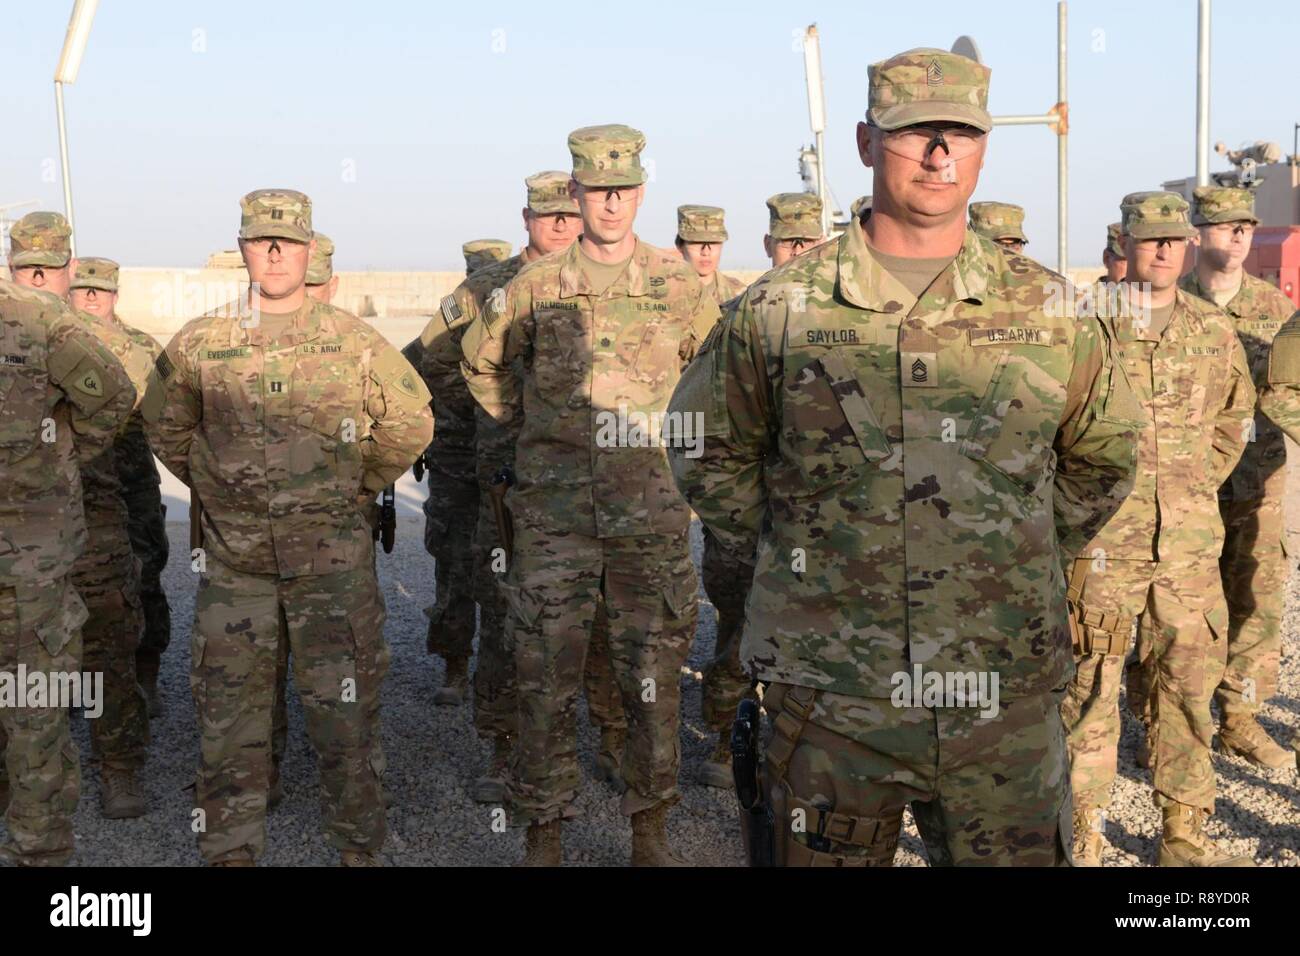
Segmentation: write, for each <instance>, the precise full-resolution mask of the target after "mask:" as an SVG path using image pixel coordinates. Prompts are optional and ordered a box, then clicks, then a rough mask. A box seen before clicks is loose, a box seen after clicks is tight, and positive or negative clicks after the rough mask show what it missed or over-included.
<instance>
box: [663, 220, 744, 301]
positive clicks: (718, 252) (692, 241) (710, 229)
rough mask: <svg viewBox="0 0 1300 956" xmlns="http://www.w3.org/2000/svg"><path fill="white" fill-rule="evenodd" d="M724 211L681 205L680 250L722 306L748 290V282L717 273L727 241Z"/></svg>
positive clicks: (676, 243) (678, 222) (677, 242)
mask: <svg viewBox="0 0 1300 956" xmlns="http://www.w3.org/2000/svg"><path fill="white" fill-rule="evenodd" d="M724 215H725V214H724V212H723V210H721V209H719V208H718V207H717V206H678V207H677V238H676V240H674V243H675V245H676V246H677V251H678V252H680V253H681V254H682V258H683V259H685V260H686V261H687V262H689V263H690V264H691V268H693V269H694V270H695V274H696V275H697V276H699V279H700V285H702V286H704V288H705V290H706V291H707V292H708V293H709V294H710V295H711V296H713V301H714V302H716V303H718V305H722V303H724V302H728V301H730V300H731V299H734V298H735V297H736V296H738V295H740V293H742V292H744V291H745V283H743V282H741V281H740V280H739V279H733V278H731V277H730V276H728V275H724V274H723V273H722V272H720V271H718V267H719V266H720V265H722V244H723V243H724V242H726V241H727V225H726V223H725V222H724V221H723V216H724Z"/></svg>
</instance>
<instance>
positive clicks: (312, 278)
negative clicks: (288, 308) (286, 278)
mask: <svg viewBox="0 0 1300 956" xmlns="http://www.w3.org/2000/svg"><path fill="white" fill-rule="evenodd" d="M315 238H316V248H315V249H313V250H312V254H311V261H309V262H308V263H307V295H308V296H309V297H310V298H313V299H315V300H316V301H317V302H324V303H325V304H326V305H329V304H330V303H331V302H333V301H334V293H336V292H337V291H338V289H339V277H338V276H336V275H335V274H334V240H333V239H331V238H330V237H329V236H327V235H325V233H323V232H318V233H316V234H315Z"/></svg>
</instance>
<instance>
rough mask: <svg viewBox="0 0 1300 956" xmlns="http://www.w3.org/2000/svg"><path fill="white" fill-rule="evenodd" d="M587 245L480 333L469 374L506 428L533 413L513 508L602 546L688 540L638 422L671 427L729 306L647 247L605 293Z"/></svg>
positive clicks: (535, 277) (512, 297)
mask: <svg viewBox="0 0 1300 956" xmlns="http://www.w3.org/2000/svg"><path fill="white" fill-rule="evenodd" d="M578 249H579V246H578V243H576V242H575V243H574V244H573V245H572V246H570V247H569V248H568V249H566V250H564V251H563V252H557V253H554V254H552V255H549V256H544V257H543V258H541V259H538V260H537V261H536V262H532V263H529V264H528V265H527V266H525V267H524V268H523V269H522V270H520V272H519V274H518V275H517V276H515V278H514V279H513V280H512V281H511V282H510V284H509V285H507V286H506V290H505V294H504V296H503V297H502V299H503V301H501V302H500V308H497V307H496V304H495V303H490V304H489V307H488V308H487V309H486V310H485V311H484V312H483V314H482V315H481V316H480V317H479V318H478V319H477V320H475V321H474V322H473V323H472V324H471V325H470V327H469V329H468V330H467V331H466V332H465V337H464V340H463V342H462V346H463V349H464V354H465V366H464V372H465V377H466V379H467V380H468V382H469V388H470V391H471V392H472V393H473V395H474V397H475V399H477V400H478V402H479V404H480V405H482V406H483V408H484V410H485V411H486V412H487V413H488V414H490V415H491V416H492V417H493V418H494V419H495V420H496V421H497V422H499V423H501V424H502V425H503V426H505V427H507V428H509V427H511V425H512V423H514V422H518V421H519V419H520V418H521V417H522V422H521V423H519V425H518V428H519V438H518V443H517V446H516V454H515V470H516V480H517V483H516V485H515V487H514V488H513V489H512V491H511V493H510V497H509V501H510V507H511V510H512V511H515V512H516V513H517V514H521V515H522V516H523V517H524V518H525V520H528V521H530V522H532V523H534V524H536V525H538V526H540V527H545V528H555V529H557V530H568V531H574V532H576V533H578V534H585V535H590V536H592V537H599V538H608V537H619V536H623V535H644V534H669V533H675V532H677V531H680V530H682V529H684V528H685V527H686V526H687V525H688V524H689V522H690V511H689V509H688V508H687V507H686V503H685V502H684V501H682V499H681V496H680V495H679V494H678V493H677V489H676V488H674V487H673V481H672V475H671V473H670V471H669V467H668V459H667V455H666V454H665V449H664V447H663V445H662V444H661V443H660V439H659V438H656V437H649V438H645V437H640V436H637V435H636V434H635V432H636V424H637V423H640V422H644V423H645V424H646V425H647V426H648V430H649V431H650V432H651V434H652V435H653V429H654V428H655V427H656V424H657V423H662V414H663V413H664V412H665V411H666V409H667V406H668V399H669V397H670V396H671V395H672V391H673V387H674V386H675V385H676V384H677V380H678V378H679V377H680V375H681V369H682V368H683V367H684V365H685V364H686V363H687V362H689V361H690V360H691V359H692V358H693V357H694V356H695V352H696V350H697V349H698V348H699V346H700V343H701V342H702V341H703V340H704V338H705V336H706V335H707V334H708V332H709V329H710V328H711V327H712V326H713V325H714V323H715V322H716V321H717V318H718V307H717V305H715V304H714V302H713V299H712V298H710V297H709V296H708V294H707V293H706V292H705V291H704V289H703V287H702V286H701V285H700V281H699V279H698V278H697V277H696V275H695V273H694V271H693V270H691V268H690V267H689V266H688V265H686V263H684V262H682V260H681V259H679V258H678V257H677V256H676V254H674V253H672V252H668V251H666V250H663V249H657V248H655V247H654V246H650V245H647V244H646V243H644V242H641V241H640V240H637V243H636V247H635V249H634V251H633V253H632V256H631V259H630V260H629V261H628V266H627V268H626V270H625V271H624V272H623V273H622V274H621V275H620V276H619V277H618V278H617V279H615V280H614V282H613V284H612V285H610V286H609V288H608V289H606V290H605V291H604V292H603V293H601V294H599V295H597V294H596V293H595V292H594V291H593V287H592V285H591V281H590V279H589V278H588V276H587V275H586V273H585V272H584V270H583V268H582V264H581V259H580V257H579V252H578ZM516 363H519V364H518V366H516ZM624 424H625V425H626V430H624V429H623V428H622V427H621V426H622V425H624Z"/></svg>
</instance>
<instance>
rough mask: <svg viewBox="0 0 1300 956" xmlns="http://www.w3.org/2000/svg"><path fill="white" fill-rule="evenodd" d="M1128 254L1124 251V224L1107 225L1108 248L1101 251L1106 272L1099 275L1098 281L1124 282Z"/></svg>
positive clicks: (1113, 223)
mask: <svg viewBox="0 0 1300 956" xmlns="http://www.w3.org/2000/svg"><path fill="white" fill-rule="evenodd" d="M1127 255H1128V253H1127V252H1125V251H1124V224H1123V223H1119V222H1112V223H1111V224H1110V225H1109V226H1107V227H1106V248H1105V249H1103V250H1102V252H1101V262H1102V265H1104V266H1105V267H1106V274H1105V275H1103V276H1100V277H1098V279H1097V281H1098V282H1110V283H1115V282H1123V281H1124V273H1125V271H1126V270H1127V269H1128V259H1127V258H1125V257H1126V256H1127Z"/></svg>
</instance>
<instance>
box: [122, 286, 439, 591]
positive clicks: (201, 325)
mask: <svg viewBox="0 0 1300 956" xmlns="http://www.w3.org/2000/svg"><path fill="white" fill-rule="evenodd" d="M428 403H429V393H428V391H427V390H426V389H425V387H424V384H423V383H422V382H421V381H420V378H419V375H418V374H417V373H416V371H415V369H413V368H411V366H410V364H409V363H408V362H407V361H406V360H405V359H404V358H402V356H401V354H400V353H399V352H398V351H397V349H395V348H394V347H393V346H392V345H390V344H389V343H388V342H387V340H385V339H384V337H383V336H381V335H380V334H379V333H378V332H376V331H375V330H374V329H373V328H371V327H370V326H369V325H367V324H366V323H364V322H362V321H361V320H360V319H358V318H356V317H355V316H353V315H350V314H348V313H347V312H344V311H342V310H341V309H336V308H334V307H332V306H328V305H325V304H323V303H320V302H315V301H312V300H311V299H308V300H307V301H306V302H304V303H303V306H302V308H300V309H299V310H298V311H297V312H295V313H294V314H293V315H292V317H290V326H289V328H288V329H287V330H286V331H284V332H283V333H281V334H280V335H279V336H278V337H277V338H274V339H268V337H267V336H266V335H265V334H264V333H263V332H262V331H261V327H260V326H259V325H258V324H255V323H251V322H248V321H246V320H241V318H240V316H239V315H238V314H237V310H235V309H232V308H223V309H218V310H214V311H213V312H211V313H208V314H207V315H204V316H203V317H201V318H198V319H195V320H193V321H192V322H189V323H188V324H186V326H185V327H184V328H182V329H181V330H180V331H179V332H178V333H176V335H175V337H174V338H173V339H172V340H171V342H170V343H169V344H168V345H167V348H166V350H165V351H164V352H163V354H162V355H161V356H160V357H159V358H158V361H157V363H156V365H155V369H154V373H153V375H152V377H151V379H150V382H149V392H148V394H147V395H146V397H145V402H144V406H143V410H144V418H145V426H146V428H147V429H148V431H149V438H150V441H151V443H152V445H153V447H154V450H155V451H156V453H157V454H158V457H159V458H160V459H161V460H162V462H163V464H165V465H166V466H167V468H168V469H169V470H170V471H171V472H172V473H173V474H175V475H176V477H178V478H180V479H181V480H182V481H184V482H185V483H186V484H187V485H189V486H190V487H191V488H192V489H193V490H194V491H195V492H197V494H198V498H199V501H200V503H201V504H202V505H203V533H204V540H205V546H206V547H207V548H208V550H209V553H210V554H211V555H212V556H213V557H215V558H216V559H217V560H219V561H220V562H221V563H222V564H225V565H228V566H230V567H233V568H235V569H236V570H238V571H243V572H246V573H249V574H278V575H280V576H282V577H297V576H299V575H306V574H326V573H332V572H337V571H347V570H351V569H353V568H356V567H359V566H361V565H362V564H366V563H369V561H370V554H371V550H372V548H371V544H370V540H369V539H370V536H371V532H370V526H369V524H368V522H367V521H366V518H365V515H364V513H363V511H362V508H361V506H360V504H359V500H358V499H359V498H360V497H361V496H369V497H373V496H374V495H375V494H377V493H378V492H379V491H381V490H382V489H383V488H384V487H385V486H387V485H389V484H392V482H393V481H394V480H396V479H397V478H398V477H399V476H400V475H401V474H402V472H403V471H405V470H406V469H407V468H409V467H410V465H411V463H412V462H413V461H415V459H416V457H417V456H418V455H419V454H420V452H421V450H423V449H424V447H425V446H426V445H428V443H429V437H430V435H431V434H432V431H433V422H432V415H431V413H430V411H429V405H428Z"/></svg>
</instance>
